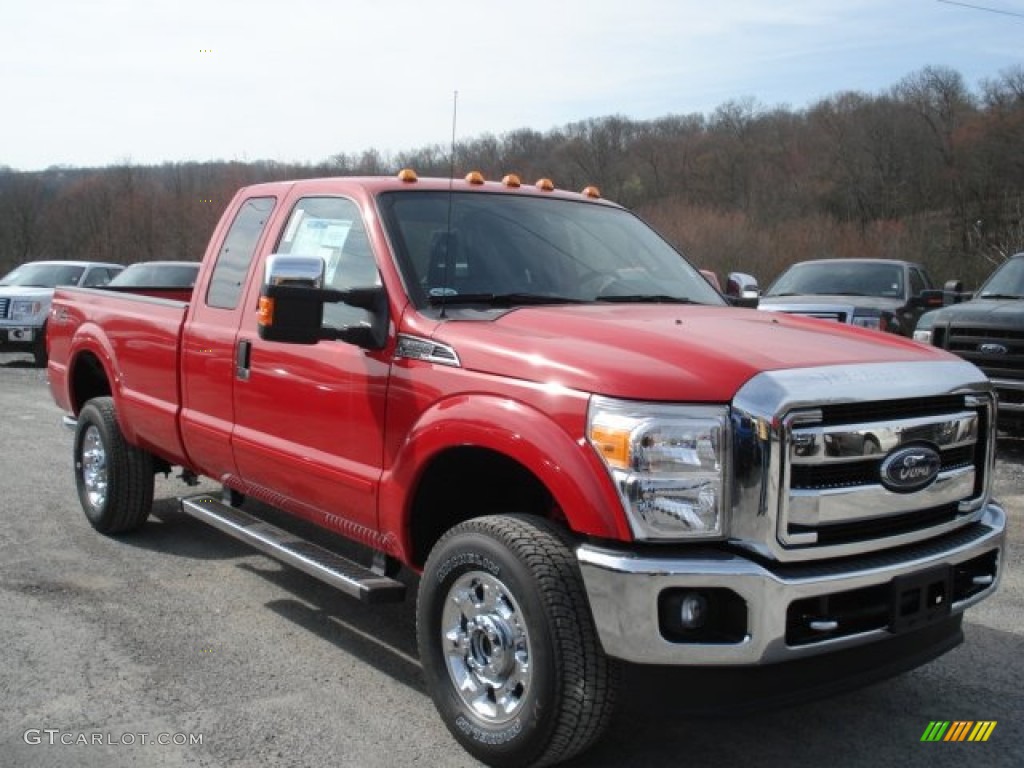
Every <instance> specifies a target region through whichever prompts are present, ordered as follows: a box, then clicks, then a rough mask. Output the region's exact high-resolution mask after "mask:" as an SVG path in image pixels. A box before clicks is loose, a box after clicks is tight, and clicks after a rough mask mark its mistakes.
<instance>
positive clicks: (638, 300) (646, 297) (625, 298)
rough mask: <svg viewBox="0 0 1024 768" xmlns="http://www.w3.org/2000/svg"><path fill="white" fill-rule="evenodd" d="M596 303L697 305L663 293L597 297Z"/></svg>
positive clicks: (691, 301)
mask: <svg viewBox="0 0 1024 768" xmlns="http://www.w3.org/2000/svg"><path fill="white" fill-rule="evenodd" d="M594 301H606V302H609V303H611V304H697V303H698V302H696V301H694V300H693V299H687V298H684V297H682V296H669V295H667V294H663V293H628V294H621V295H610V296H595V297H594Z"/></svg>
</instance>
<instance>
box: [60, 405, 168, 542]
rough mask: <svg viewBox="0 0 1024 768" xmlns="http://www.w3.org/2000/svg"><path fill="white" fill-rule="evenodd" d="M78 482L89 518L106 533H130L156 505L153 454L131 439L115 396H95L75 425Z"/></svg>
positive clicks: (80, 498) (75, 456) (83, 508)
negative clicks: (125, 432) (116, 409)
mask: <svg viewBox="0 0 1024 768" xmlns="http://www.w3.org/2000/svg"><path fill="white" fill-rule="evenodd" d="M74 458H75V485H77V486H78V500H79V501H80V502H81V504H82V510H83V511H84V512H85V516H86V518H87V519H88V520H89V523H90V524H91V525H92V527H93V528H95V529H96V530H97V531H99V532H100V533H108V534H113V533H125V532H127V531H132V530H135V529H136V528H138V527H139V526H140V525H142V524H143V523H144V522H146V518H147V517H149V513H150V511H151V510H152V508H153V456H152V454H150V453H147V452H146V451H143V450H140V449H138V448H136V447H134V446H132V445H129V444H128V443H127V442H125V439H124V435H122V434H121V428H120V427H119V426H118V424H117V417H116V415H115V413H114V401H113V399H112V398H109V397H97V398H94V399H93V400H90V401H89V402H88V403H86V404H85V407H84V408H82V412H81V413H79V414H78V426H77V427H76V428H75V454H74Z"/></svg>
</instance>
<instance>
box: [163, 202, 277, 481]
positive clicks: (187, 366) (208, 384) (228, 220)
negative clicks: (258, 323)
mask: <svg viewBox="0 0 1024 768" xmlns="http://www.w3.org/2000/svg"><path fill="white" fill-rule="evenodd" d="M276 207H277V198H276V197H274V196H271V195H261V196H254V197H244V196H241V195H240V196H238V197H236V198H235V200H234V201H232V204H231V206H230V207H229V208H228V210H227V212H226V214H225V216H224V218H223V219H222V220H221V223H220V224H219V225H218V228H217V231H216V232H215V233H214V236H213V239H212V240H211V244H210V251H209V252H207V254H206V258H205V259H204V262H203V263H204V266H203V271H204V273H207V274H203V275H201V276H200V278H199V279H198V280H197V288H196V292H195V294H194V295H193V297H192V306H191V307H190V309H189V316H188V321H187V323H186V327H185V333H184V336H183V339H182V351H181V370H182V412H181V424H182V439H183V441H184V444H185V449H186V451H187V452H188V455H189V456H190V458H191V459H192V462H193V464H194V465H195V466H196V468H197V470H198V471H199V472H200V473H201V474H203V475H206V476H208V477H213V478H215V479H217V480H220V481H222V482H223V481H226V480H228V479H229V478H231V477H236V478H237V475H238V472H237V469H236V467H235V458H234V453H233V452H232V449H231V433H232V431H233V429H234V422H235V411H234V388H235V383H236V381H237V379H236V376H235V350H236V347H237V345H236V338H237V336H238V329H239V325H240V324H241V322H242V317H243V315H244V314H246V313H248V314H255V310H254V309H253V307H251V306H248V305H247V304H246V303H245V302H244V298H245V291H246V286H247V285H248V284H249V282H250V277H249V276H250V274H251V273H252V271H253V270H254V269H256V266H257V265H256V262H257V259H256V258H255V257H256V254H257V253H259V252H261V250H262V244H263V241H264V239H265V237H266V236H267V233H268V231H269V230H270V227H269V224H270V220H271V217H272V215H273V213H274V210H275V208H276ZM211 265H212V266H211ZM256 282H259V279H258V278H256Z"/></svg>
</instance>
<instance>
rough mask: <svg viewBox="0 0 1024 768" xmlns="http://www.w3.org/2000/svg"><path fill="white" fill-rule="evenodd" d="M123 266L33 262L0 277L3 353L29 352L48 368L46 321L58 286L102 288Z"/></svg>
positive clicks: (37, 362) (0, 345) (0, 344)
mask: <svg viewBox="0 0 1024 768" xmlns="http://www.w3.org/2000/svg"><path fill="white" fill-rule="evenodd" d="M122 269H124V265H123V264H106V263H100V262H93V261H30V262H27V263H25V264H22V265H21V266H20V267H15V268H14V269H13V270H12V271H10V272H8V273H7V274H6V275H4V277H3V278H0V352H29V353H31V354H32V356H33V358H34V359H35V362H36V365H38V366H40V367H42V366H45V365H46V318H47V316H48V315H49V314H50V302H51V301H52V299H53V289H54V288H56V287H57V286H58V285H60V286H64V285H72V286H76V287H79V288H100V287H102V286H104V285H106V284H107V283H109V282H110V281H111V280H112V279H113V277H114V276H115V275H116V274H118V273H119V272H120V271H121V270H122Z"/></svg>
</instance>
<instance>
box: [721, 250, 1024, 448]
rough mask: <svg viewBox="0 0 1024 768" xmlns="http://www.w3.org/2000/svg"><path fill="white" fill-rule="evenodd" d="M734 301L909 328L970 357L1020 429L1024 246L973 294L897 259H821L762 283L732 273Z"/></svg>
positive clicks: (1008, 423)
mask: <svg viewBox="0 0 1024 768" xmlns="http://www.w3.org/2000/svg"><path fill="white" fill-rule="evenodd" d="M724 292H725V294H726V295H728V296H730V297H731V298H732V299H733V301H734V303H741V302H740V298H741V297H744V298H745V302H746V305H747V306H749V305H750V303H751V302H750V296H751V294H752V293H753V295H754V296H756V297H757V298H756V306H757V307H758V308H759V309H762V310H765V311H768V312H784V313H787V314H795V315H804V316H806V317H815V318H820V319H823V320H830V321H835V322H840V323H847V324H850V325H855V326H860V327H862V328H870V329H873V330H876V331H884V332H888V333H896V334H900V335H902V336H911V337H913V338H914V339H916V340H917V341H922V342H924V343H927V344H932V345H934V346H938V347H942V348H944V349H947V350H949V351H951V352H953V353H955V354H957V355H959V356H960V357H962V358H964V359H965V360H968V361H970V362H971V363H974V364H975V365H976V366H978V368H980V369H981V370H982V371H983V372H984V373H985V375H987V376H988V377H989V378H990V379H991V380H992V382H993V384H994V385H995V387H996V390H997V392H998V393H999V423H1000V426H1001V427H1002V428H1004V429H1006V430H1008V431H1011V432H1015V433H1022V434H1024V253H1019V254H1017V255H1016V256H1013V257H1011V258H1010V259H1008V260H1007V261H1006V262H1005V263H1004V264H1002V265H1001V266H1000V267H999V268H998V269H996V271H995V272H993V274H992V275H991V276H990V277H989V279H988V280H987V281H986V282H985V283H984V284H983V285H982V286H981V288H980V289H978V291H977V293H976V294H974V296H973V298H972V296H971V294H964V293H963V292H962V291H961V290H960V287H959V283H957V282H956V281H950V282H949V283H947V284H946V285H945V286H944V287H942V288H939V287H937V285H936V283H935V281H934V280H932V278H931V276H930V275H929V274H928V271H927V270H926V269H925V268H924V267H923V266H922V265H921V264H917V263H914V262H910V261H900V260H894V259H818V260H813V261H804V262H799V263H797V264H793V265H792V266H790V267H789V268H788V269H786V270H785V271H784V272H783V273H782V274H781V275H779V277H778V278H776V280H775V281H774V282H773V283H772V284H771V285H770V286H769V287H768V289H767V290H765V291H764V292H763V293H761V292H760V290H759V289H758V286H757V281H756V280H754V279H753V278H752V277H750V276H749V275H741V274H739V273H733V274H731V275H730V276H729V281H728V282H727V284H726V288H725V291H724Z"/></svg>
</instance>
